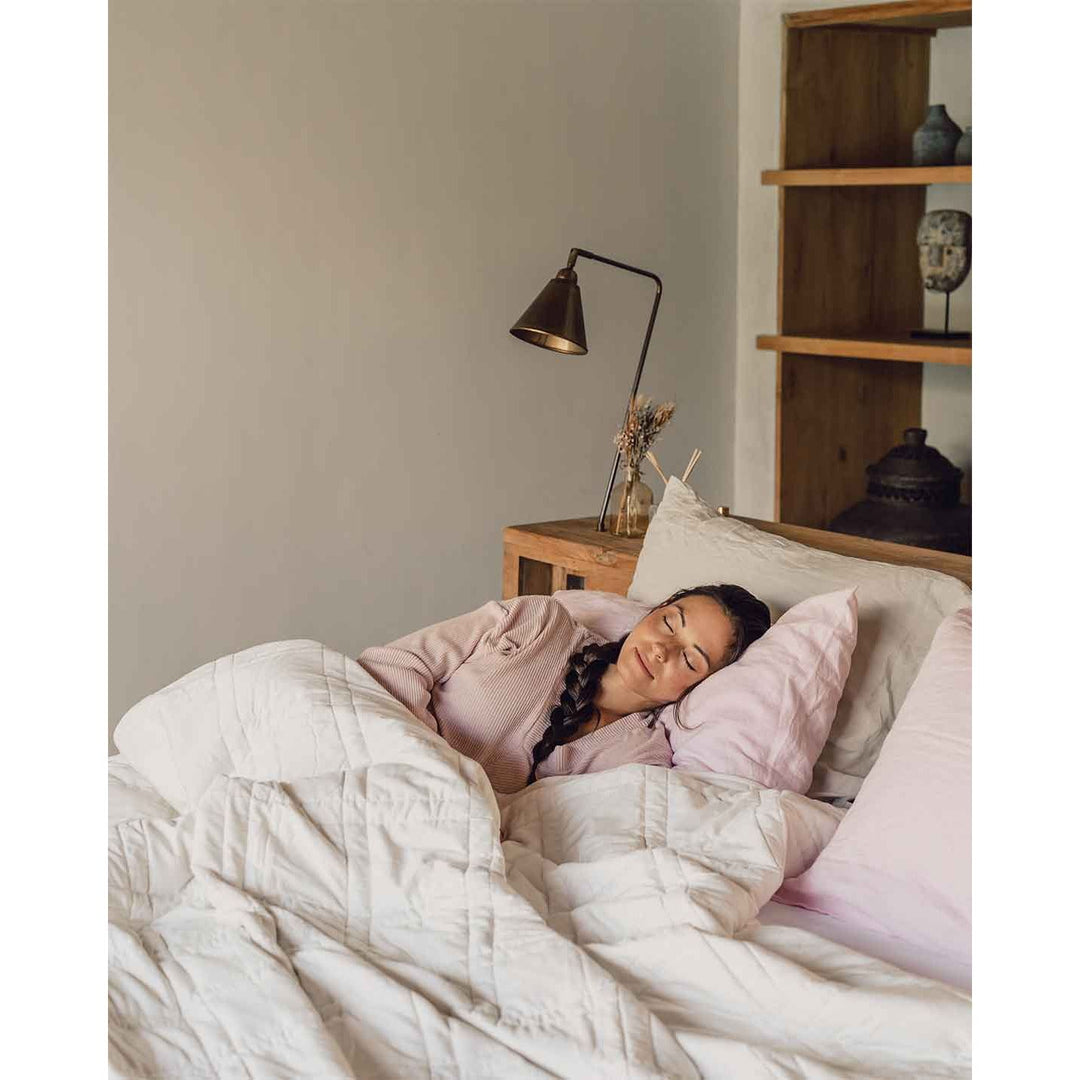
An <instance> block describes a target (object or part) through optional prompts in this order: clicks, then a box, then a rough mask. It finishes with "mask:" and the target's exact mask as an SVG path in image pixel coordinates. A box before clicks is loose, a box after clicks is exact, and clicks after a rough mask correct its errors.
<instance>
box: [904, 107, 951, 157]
mask: <svg viewBox="0 0 1080 1080" xmlns="http://www.w3.org/2000/svg"><path fill="white" fill-rule="evenodd" d="M962 134H963V133H962V132H961V130H960V128H959V126H958V125H957V124H954V123H953V121H952V118H951V117H950V116H949V114H948V113H947V112H946V111H945V106H944V105H931V106H930V111H929V112H928V113H927V114H926V119H925V120H924V121H923V122H922V126H921V127H918V128H916V129H915V134H914V135H913V136H912V138H911V150H912V161H913V162H914V163H915V164H916V165H952V164H954V161H953V159H954V157H955V155H956V144H957V143H958V142H959V141H960V136H961V135H962Z"/></svg>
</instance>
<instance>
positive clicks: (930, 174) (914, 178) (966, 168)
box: [761, 165, 971, 187]
mask: <svg viewBox="0 0 1080 1080" xmlns="http://www.w3.org/2000/svg"><path fill="white" fill-rule="evenodd" d="M761 182H762V183H763V184H766V185H770V186H776V187H898V186H904V187H912V186H914V187H921V186H924V185H926V184H970V183H971V166H970V165H922V166H915V165H903V166H900V167H899V168H890V169H765V170H764V171H763V172H762V174H761Z"/></svg>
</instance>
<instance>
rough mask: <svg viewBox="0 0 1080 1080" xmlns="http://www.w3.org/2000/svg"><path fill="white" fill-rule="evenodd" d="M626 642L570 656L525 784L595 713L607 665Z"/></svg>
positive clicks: (605, 644)
mask: <svg viewBox="0 0 1080 1080" xmlns="http://www.w3.org/2000/svg"><path fill="white" fill-rule="evenodd" d="M625 640H626V637H625V636H624V637H622V638H620V639H619V640H618V641H608V642H603V643H597V644H592V645H586V646H585V647H584V648H583V649H581V650H580V651H579V652H576V653H574V655H573V656H571V657H570V660H569V662H568V664H567V668H566V679H565V682H564V683H563V689H562V693H561V694H560V695H559V703H558V705H556V706H555V708H554V709H552V710H551V715H550V716H549V717H548V726H547V730H546V731H545V732H544V734H543V737H542V738H541V739H540V740H539V742H537V744H536V745H535V746H534V747H533V763H532V768H531V769H530V770H529V779H528V780H527V781H526V784H531V783H532V782H533V781H534V780H535V779H536V770H537V768H538V767H539V765H540V763H541V762H542V761H544V760H545V759H546V758H548V757H550V756H551V754H552V752H553V751H554V749H555V747H556V746H562V745H563V743H567V742H569V741H570V740H571V739H572V738H573V737H574V735H575V734H576V733H577V732H578V731H579V730H580V729H581V726H582V725H583V724H586V723H588V722H589V721H590V720H591V719H592V718H593V716H594V715H595V714H596V706H595V705H594V704H593V702H594V700H595V698H596V692H597V690H598V689H599V688H600V678H601V676H602V675H603V674H604V672H605V671H606V670H607V667H608V665H609V664H613V663H614V662H615V661H616V660H617V659H618V657H619V650H620V649H621V648H622V643H623V642H624V641H625Z"/></svg>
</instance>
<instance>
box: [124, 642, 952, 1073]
mask: <svg viewBox="0 0 1080 1080" xmlns="http://www.w3.org/2000/svg"><path fill="white" fill-rule="evenodd" d="M226 681H227V683H228V692H227V693H226V692H223V686H224V683H225V682H226ZM305 702H306V705H305ZM327 710H329V712H330V714H332V716H333V721H334V722H333V724H332V725H326V724H324V721H325V719H326V716H327ZM320 718H321V719H320ZM200 725H201V726H200ZM297 725H299V727H300V728H301V729H305V728H306V730H307V735H308V736H309V739H308V742H307V743H306V744H305V743H304V741H303V739H298V738H297V732H296V727H297ZM286 730H287V731H289V732H291V735H290V736H289V737H288V738H285V737H284V736H283V735H282V733H283V732H284V731H286ZM331 731H333V732H336V734H334V735H333V736H331V735H330V734H328V733H329V732H331ZM185 732H186V734H185ZM200 732H201V734H200ZM210 732H217V735H214V736H212V735H210V734H208V733H210ZM220 738H224V740H225V743H227V744H229V746H231V747H232V749H229V746H226V748H225V749H222V744H220ZM215 739H218V741H215ZM335 740H336V741H335ZM116 741H117V745H118V746H119V747H120V749H121V751H123V752H124V754H125V755H126V756H127V757H128V758H129V759H130V760H131V762H132V764H133V765H135V766H136V767H137V768H138V775H139V776H140V777H142V778H148V779H149V780H151V781H153V788H152V789H151V791H152V790H153V789H156V790H157V792H158V793H159V795H153V794H152V793H150V792H140V795H139V798H138V799H137V800H136V801H135V802H134V803H132V804H131V806H132V807H133V809H132V810H131V811H130V812H131V813H139V814H145V815H148V816H141V817H129V816H127V814H125V813H119V814H118V815H117V816H118V817H120V818H124V819H125V820H120V821H118V822H117V823H115V824H113V825H112V826H111V827H110V846H109V854H110V858H109V899H110V927H109V932H110V954H111V968H110V1062H111V1068H112V1074H113V1075H114V1076H124V1077H154V1078H166V1077H177V1078H180V1077H183V1078H190V1077H244V1078H256V1077H257V1078H264V1077H265V1078H270V1077H280V1078H300V1077H313V1078H314V1077H319V1078H329V1077H366V1078H380V1077H385V1078H395V1080H396V1078H403V1077H414V1076H415V1077H425V1078H429V1077H430V1078H440V1080H441V1078H450V1077H453V1078H465V1080H471V1078H484V1077H490V1078H493V1080H495V1078H498V1080H503V1078H510V1077H533V1076H545V1077H550V1076H556V1077H583V1078H589V1080H592V1078H598V1077H608V1076H618V1077H697V1076H704V1077H737V1078H740V1080H741V1078H753V1077H759V1076H760V1077H807V1078H810V1077H812V1078H825V1077H839V1076H874V1077H892V1076H912V1077H937V1076H941V1077H953V1076H967V1075H969V1072H970V1046H969V1041H970V1000H969V998H968V997H967V995H965V994H963V993H961V992H960V991H956V990H953V989H950V988H948V987H945V986H943V985H942V984H939V983H935V982H931V981H928V980H924V979H920V978H917V977H915V976H911V975H908V974H906V973H903V972H900V971H899V970H897V969H895V968H892V967H889V966H888V965H885V964H883V963H880V962H878V961H875V960H870V959H868V958H866V957H863V956H861V955H859V954H858V953H854V952H851V951H849V950H846V949H843V948H841V947H839V946H836V945H832V944H831V943H829V942H827V941H824V940H823V939H820V938H817V937H815V936H813V935H810V934H806V933H804V932H801V931H797V930H793V929H790V928H786V927H759V926H758V925H757V923H756V922H755V921H754V916H755V914H756V913H757V911H758V909H759V908H760V906H761V905H762V904H763V903H764V902H765V901H766V900H767V899H768V898H769V896H770V895H771V894H772V892H773V891H774V889H775V888H776V887H777V886H778V885H779V883H780V880H781V878H782V876H783V872H784V867H785V863H786V864H787V867H788V870H789V871H790V870H792V869H795V868H797V867H798V866H799V865H801V864H802V863H804V862H806V861H807V860H809V859H810V858H812V857H813V856H814V854H815V852H816V849H817V848H818V847H820V846H821V844H822V843H824V842H825V840H826V839H827V837H828V835H829V832H830V830H831V829H832V828H834V827H835V818H834V816H833V815H832V812H831V811H829V810H827V809H823V808H822V807H821V806H820V804H817V803H813V802H811V801H810V800H807V799H803V798H802V797H800V796H796V795H792V794H790V793H783V794H782V793H780V792H775V791H769V790H766V789H763V788H760V787H758V786H756V785H754V784H752V783H749V782H746V781H741V780H737V779H734V778H726V777H720V776H705V775H700V774H696V775H688V774H681V773H677V772H673V771H671V770H665V769H659V768H656V767H653V766H636V765H632V766H625V767H623V768H621V769H616V770H612V771H610V772H605V773H598V774H593V775H586V776H574V777H562V778H552V779H549V780H544V781H542V782H540V783H539V784H537V785H534V786H533V787H531V788H529V789H527V790H526V791H525V792H523V793H522V794H520V795H518V796H514V797H511V798H509V799H506V798H504V799H503V800H502V801H503V803H504V805H503V807H502V811H501V814H500V808H499V806H498V805H497V802H496V800H495V797H494V795H493V793H492V790H491V787H490V785H489V784H488V781H487V778H486V776H485V775H484V773H483V771H482V770H481V769H480V767H479V766H478V765H476V764H475V763H474V762H472V761H469V760H468V759H466V758H462V757H461V756H460V755H458V754H457V753H455V752H454V751H452V750H451V749H450V748H449V746H447V744H446V743H445V742H443V740H441V739H440V738H439V737H438V736H436V735H435V734H433V733H432V732H431V731H429V730H428V729H427V728H425V727H424V726H423V725H421V724H420V723H419V722H417V721H416V720H415V719H414V718H413V717H412V716H411V714H410V713H409V712H408V711H407V710H405V709H404V708H403V707H402V706H400V705H399V704H398V703H397V702H395V701H394V700H393V698H391V697H389V695H387V694H386V693H385V692H384V691H382V689H381V688H380V687H378V686H377V684H375V683H374V681H373V680H371V679H370V678H368V676H367V675H366V674H365V673H364V672H363V670H362V669H361V668H359V666H358V665H356V664H355V663H353V662H352V661H350V660H347V659H346V658H344V657H342V656H340V654H337V653H333V652H332V651H330V650H327V649H324V648H322V647H321V646H318V645H316V644H315V643H311V642H291V643H277V644H275V645H274V646H264V647H260V648H259V649H257V650H248V651H247V652H246V653H241V654H237V656H236V657H231V658H225V660H223V661H218V662H216V664H213V665H207V666H206V667H205V668H201V669H199V671H197V672H193V673H192V674H191V675H190V676H187V677H186V678H185V679H184V680H181V681H180V683H177V684H173V686H172V687H168V688H166V689H165V690H164V691H161V692H160V693H159V695H153V696H152V697H151V698H150V699H147V701H146V702H144V703H142V704H141V705H140V706H137V707H136V708H135V709H134V710H132V712H131V713H129V714H128V716H127V717H126V718H125V720H124V721H123V723H122V728H121V729H118V731H117V736H116ZM163 746H166V747H168V746H171V747H173V748H174V749H171V750H170V749H166V750H165V751H164V752H162V747H163ZM305 746H307V750H305V749H304V747H305ZM176 747H182V748H183V753H182V754H180V755H178V754H177V752H176V750H175V748H176ZM237 747H242V750H240V751H237ZM315 747H318V750H317V752H316V750H315V749H314V748H315ZM238 752H240V753H243V754H245V755H247V758H246V768H247V769H248V770H249V772H250V773H251V775H247V776H245V775H242V773H243V771H244V766H242V765H241V763H239V762H238V760H237V753H238ZM205 754H211V755H212V756H213V758H214V760H215V761H216V762H217V766H216V768H217V771H218V775H216V777H215V776H214V775H213V770H212V769H209V768H206V767H205V766H206V762H205V761H203V760H202V758H203V757H204V756H205ZM312 755H314V757H313V756H312ZM335 755H337V757H338V760H336V761H335V760H334V759H335ZM178 757H182V758H183V759H184V760H183V762H182V763H180V764H179V765H178V764H177V761H178ZM316 759H317V763H318V766H317V767H318V768H319V770H320V774H319V775H307V774H306V773H307V772H308V771H309V770H311V769H312V768H313V767H314V766H313V764H312V762H313V760H316ZM324 766H326V768H323V767H324ZM170 770H171V772H170ZM297 770H299V772H298V771H297ZM221 773H234V774H236V773H240V774H241V775H221ZM141 782H143V783H145V779H144V780H143V781H141ZM162 785H164V786H165V787H170V786H171V787H172V789H173V790H172V791H171V792H169V793H168V795H169V798H168V802H165V801H164V799H163V798H161V797H160V796H163V795H166V794H167V793H166V792H165V791H164V789H163V786H162ZM147 786H148V787H149V786H150V785H147ZM170 802H171V803H172V804H173V805H174V806H179V807H180V809H186V812H185V813H183V814H181V815H180V816H178V817H172V818H170V817H166V816H158V815H159V814H162V813H164V812H165V811H163V810H161V809H160V808H162V807H165V808H167V807H168V803H170ZM185 802H187V803H188V805H189V806H190V808H189V809H187V808H186V807H185V805H184V804H185ZM500 825H501V831H502V835H501V836H500Z"/></svg>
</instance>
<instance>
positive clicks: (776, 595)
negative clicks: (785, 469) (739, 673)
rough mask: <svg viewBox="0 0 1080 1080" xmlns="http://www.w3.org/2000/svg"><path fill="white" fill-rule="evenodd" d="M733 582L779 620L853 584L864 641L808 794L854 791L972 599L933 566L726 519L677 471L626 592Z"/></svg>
mask: <svg viewBox="0 0 1080 1080" xmlns="http://www.w3.org/2000/svg"><path fill="white" fill-rule="evenodd" d="M718 582H727V583H731V584H734V585H742V586H743V587H744V588H746V589H749V590H750V592H752V593H753V594H754V595H755V596H757V597H759V598H760V599H761V600H763V601H764V602H765V603H766V604H768V605H769V608H770V610H771V612H772V615H773V620H774V621H775V620H776V619H778V618H779V617H780V616H781V615H783V614H784V612H785V611H787V610H788V608H790V607H793V606H794V605H795V604H797V603H799V602H800V601H802V600H805V599H807V598H808V597H810V596H814V595H816V594H818V593H827V592H833V591H836V590H839V589H843V588H848V587H851V586H856V587H857V590H858V591H857V597H858V606H859V630H858V643H857V645H856V647H855V652H854V654H853V655H852V659H851V672H850V674H849V676H848V679H847V684H846V686H845V687H844V693H843V695H842V696H841V698H840V703H839V705H838V707H837V711H836V720H835V721H834V723H833V726H832V729H831V731H830V733H829V738H828V741H827V742H826V744H825V749H824V751H823V752H822V754H821V757H820V758H819V759H818V762H817V765H816V766H815V767H814V779H813V783H812V784H811V787H810V791H809V794H810V795H814V796H818V797H822V798H825V797H842V796H846V797H853V796H854V795H855V794H856V793H857V792H858V790H859V787H860V785H861V784H862V779H863V777H864V776H866V774H867V773H868V772H869V771H870V767H871V766H872V765H873V764H874V761H875V760H876V759H877V755H878V751H879V750H880V749H881V744H882V742H883V740H884V738H885V736H886V734H887V733H888V731H889V728H890V726H891V725H892V722H893V719H894V718H895V716H896V714H897V712H898V711H899V709H900V706H901V704H902V703H903V700H904V697H905V696H906V695H907V692H908V689H909V688H910V686H911V684H912V682H913V681H914V679H915V675H916V674H917V672H918V670H919V665H920V664H921V663H922V660H923V657H924V656H925V655H926V653H927V650H928V649H929V647H930V642H931V640H932V639H933V636H934V631H935V630H936V629H937V628H938V626H939V625H940V623H941V621H942V619H944V618H945V616H947V615H951V614H952V613H953V612H954V611H957V610H959V609H960V608H962V607H967V606H969V605H970V604H971V590H970V589H969V588H968V587H967V586H966V585H965V584H963V582H961V581H958V580H956V579H955V578H952V577H949V576H948V575H947V574H941V573H938V572H937V571H935V570H923V569H921V568H918V567H911V566H892V565H889V564H887V563H879V562H870V561H869V560H866V559H855V558H851V557H849V556H846V555H837V554H835V553H834V552H830V551H820V550H818V549H817V548H811V547H807V546H806V545H805V544H799V543H796V542H795V541H793V540H787V539H785V538H783V537H780V536H774V535H772V534H771V533H766V532H762V531H761V530H760V529H755V528H754V527H753V526H751V525H747V524H746V523H745V522H742V521H737V520H736V519H734V518H730V517H723V516H721V515H719V514H717V512H716V511H715V510H713V509H712V508H711V507H710V506H708V505H707V504H705V503H704V502H702V501H701V500H700V499H699V498H698V497H697V496H696V495H695V494H694V492H693V491H692V490H691V489H690V488H689V487H688V486H687V485H686V484H684V483H683V482H682V481H681V480H679V479H678V478H676V477H674V476H673V477H672V478H671V479H670V480H669V481H668V484H667V488H666V489H665V491H664V497H663V499H662V500H661V502H660V505H659V506H658V507H657V510H656V515H655V516H654V518H653V520H652V522H651V523H650V525H649V531H648V532H647V533H646V534H645V540H644V543H643V545H642V549H641V555H640V557H639V558H638V562H637V568H636V569H635V572H634V579H633V581H632V582H631V583H630V588H629V590H628V591H627V596H628V597H629V598H630V599H631V600H637V601H639V602H641V603H645V604H658V603H660V602H661V601H663V600H665V599H666V598H667V597H668V596H670V595H671V593H673V592H675V591H676V590H677V589H683V588H687V587H689V586H693V585H702V584H709V583H718Z"/></svg>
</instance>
